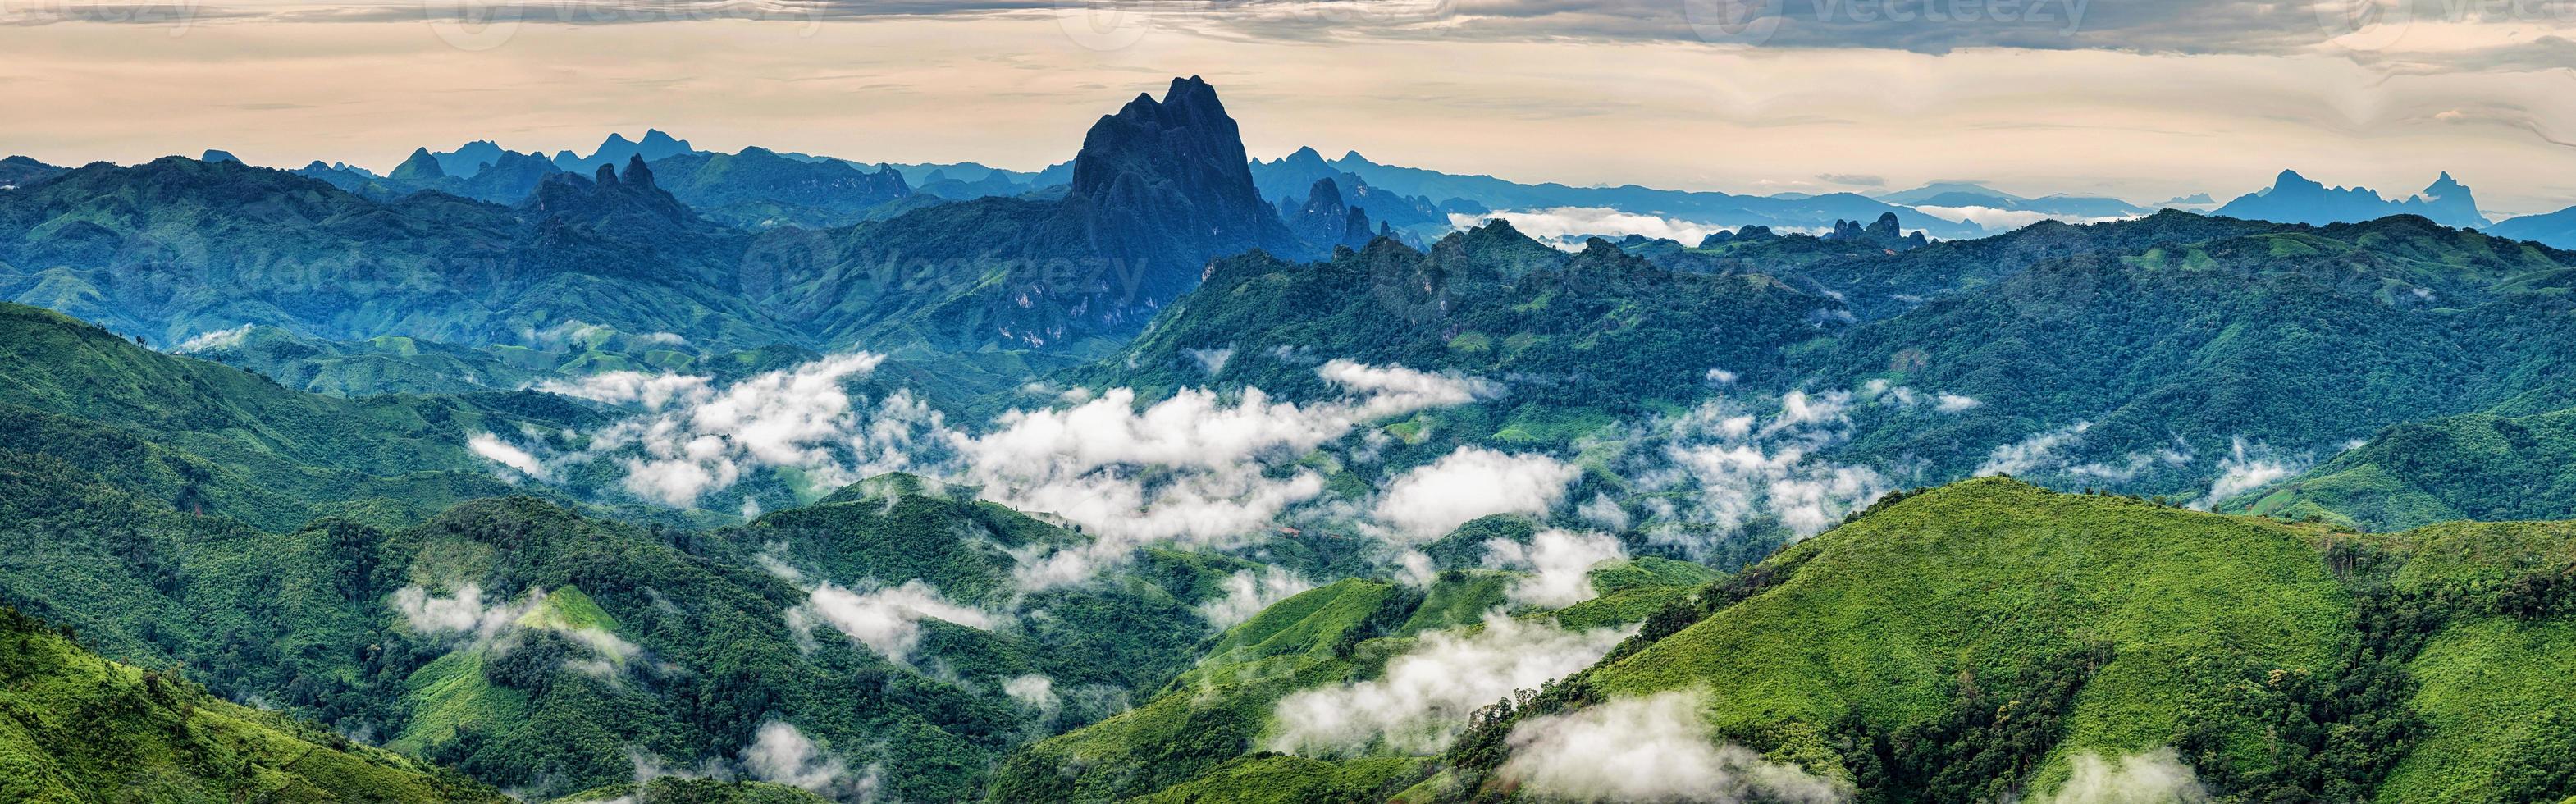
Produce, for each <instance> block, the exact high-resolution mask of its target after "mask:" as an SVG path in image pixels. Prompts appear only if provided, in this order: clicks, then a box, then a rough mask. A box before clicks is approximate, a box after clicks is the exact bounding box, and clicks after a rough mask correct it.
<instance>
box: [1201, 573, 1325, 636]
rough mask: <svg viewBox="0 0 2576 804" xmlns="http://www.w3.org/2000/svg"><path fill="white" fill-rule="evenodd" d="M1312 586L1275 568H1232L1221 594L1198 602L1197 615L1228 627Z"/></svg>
mask: <svg viewBox="0 0 2576 804" xmlns="http://www.w3.org/2000/svg"><path fill="white" fill-rule="evenodd" d="M1313 588H1315V585H1314V584H1313V583H1309V582H1308V581H1307V580H1306V579H1304V578H1300V577H1297V575H1296V573H1292V572H1289V571H1287V570H1284V569H1280V568H1278V567H1267V568H1264V569H1263V570H1262V571H1260V572H1254V571H1252V570H1235V571H1234V575H1232V576H1230V577H1227V578H1226V579H1225V596H1224V597H1220V598H1217V599H1215V600H1211V601H1208V602H1206V603H1204V604H1201V605H1200V606H1199V616H1202V617H1206V618H1207V621H1208V624H1209V625H1213V626H1216V627H1218V628H1232V627H1234V626H1235V625H1236V624H1239V623H1242V622H1243V621H1245V620H1249V619H1252V616H1253V615H1255V614H1260V613H1261V611H1262V610H1263V609H1267V608H1270V607H1271V606H1274V605H1277V604H1278V603H1279V601H1282V600H1287V599H1289V598H1292V597H1296V596H1297V595H1298V594H1299V593H1301V592H1304V591H1306V590H1308V589H1313Z"/></svg>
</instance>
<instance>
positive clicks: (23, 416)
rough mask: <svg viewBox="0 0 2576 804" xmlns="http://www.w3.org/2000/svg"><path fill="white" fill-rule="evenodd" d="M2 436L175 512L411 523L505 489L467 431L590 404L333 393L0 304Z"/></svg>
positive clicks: (588, 416)
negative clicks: (378, 509) (405, 517)
mask: <svg viewBox="0 0 2576 804" xmlns="http://www.w3.org/2000/svg"><path fill="white" fill-rule="evenodd" d="M0 390H5V392H6V395H5V401H0V438H5V439H6V442H5V445H6V447H7V448H9V449H13V450H18V451H22V452H28V453H38V454H44V455H50V456H54V457H57V458H60V459H62V460H65V461H69V462H72V463H74V464H76V465H79V466H83V467H86V468H89V469H91V470H93V471H98V472H100V473H102V474H104V475H107V476H109V477H113V478H117V479H119V480H121V481H131V482H133V483H135V484H136V487H137V488H139V489H145V490H148V491H149V492H150V493H152V494H154V495H155V496H157V497H159V498H160V499H162V500H165V501H167V502H169V503H170V504H171V505H172V507H175V508H179V509H182V510H187V511H190V512H201V511H202V512H209V513H222V514H226V515H230V516H234V517H239V518H241V519H243V520H245V521H247V522H251V523H253V524H256V525H258V526H260V527H263V528H269V529H273V530H284V529H291V528H293V527H295V526H297V525H300V524H302V523H303V522H304V521H305V520H307V519H310V518H312V517H314V516H316V515H320V514H323V513H333V512H342V511H348V510H351V507H352V506H365V505H370V504H372V503H371V502H370V501H374V500H384V501H386V502H387V503H388V504H390V505H391V506H393V507H395V508H400V509H404V510H408V511H410V512H411V516H412V517H413V518H417V517H419V516H425V515H427V514H429V513H434V512H436V511H437V510H438V509H440V508H445V507H447V506H449V505H453V504H455V503H456V502H459V501H462V500H466V499H472V498H475V497H483V496H493V495H498V494H507V493H510V492H511V491H512V487H511V486H510V485H508V484H506V483H503V482H501V481H500V480H498V479H497V478H496V477H495V476H494V474H493V469H492V464H491V463H490V462H489V461H486V460H485V459H483V458H481V457H479V456H476V455H475V454H473V453H472V452H471V451H469V450H468V449H467V447H466V441H467V439H468V438H469V436H470V435H471V434H473V433H478V432H516V431H517V430H518V429H519V428H521V427H522V426H535V427H543V428H546V429H549V430H551V429H555V428H560V427H563V426H566V425H583V424H588V423H591V422H593V421H594V420H595V419H596V418H597V414H595V413H592V412H590V411H589V410H587V409H584V408H581V407H579V406H575V405H572V404H568V403H566V402H565V401H563V400H561V399H557V398H552V397H545V396H540V395H534V394H522V395H486V396H479V397H415V396H383V397H370V398H365V399H342V398H337V397H327V396H319V395H315V394H308V393H303V392H300V391H294V390H289V389H286V388H283V387H280V386H278V385H277V384H276V383H273V382H270V381H268V380H267V379H265V378H263V377H260V376H258V375H255V374H251V373H248V372H245V371H241V370H239V369H235V368H232V367H229V366H224V365H221V364H217V363H211V362H207V361H203V360H195V359H190V358H185V357H174V356H170V355H164V354H160V353H157V352H153V351H151V350H148V349H144V348H143V347H141V346H137V345H135V344H134V343H131V342H129V341H126V340H125V339H122V338H119V337H117V336H115V335H112V334H109V333H108V332H106V331H105V330H102V329H99V328H98V327H96V326H92V325H89V324H85V323H82V322H79V321H76V320H73V319H71V318H69V317H67V316H64V315H62V314H60V313H55V312H51V311H47V310H40V309H36V308H32V307H24V306H19V305H14V304H12V305H0Z"/></svg>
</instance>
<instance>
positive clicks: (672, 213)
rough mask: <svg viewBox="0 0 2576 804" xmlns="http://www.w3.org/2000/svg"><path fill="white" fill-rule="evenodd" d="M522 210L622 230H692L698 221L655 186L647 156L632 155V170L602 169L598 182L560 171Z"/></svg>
mask: <svg viewBox="0 0 2576 804" xmlns="http://www.w3.org/2000/svg"><path fill="white" fill-rule="evenodd" d="M519 208H520V209H521V210H524V211H528V212H533V213H536V214H537V215H539V216H543V217H546V218H553V219H558V220H563V221H567V222H572V223H584V224H594V225H601V226H607V227H613V228H617V229H621V230H628V231H634V230H666V229H676V228H680V227H685V226H688V225H689V224H690V223H691V222H693V221H695V220H696V218H697V215H696V213H693V212H691V211H689V207H688V205H686V204H682V203H680V199H677V198H673V197H671V194H670V192H668V191H665V190H663V189H662V188H661V187H660V186H658V185H656V184H654V182H653V169H652V168H650V167H646V166H645V164H644V158H643V157H641V156H634V157H628V158H627V160H626V172H625V174H624V175H622V176H621V175H619V174H618V172H617V169H616V168H615V167H612V166H609V165H601V166H599V174H598V176H597V177H596V178H594V179H591V180H588V181H584V180H582V179H581V177H580V176H579V175H578V174H573V173H557V174H554V175H552V176H549V177H547V178H546V180H545V181H544V183H542V184H539V185H537V191H536V192H535V193H532V194H530V195H529V196H528V200H526V201H523V202H520V204H519Z"/></svg>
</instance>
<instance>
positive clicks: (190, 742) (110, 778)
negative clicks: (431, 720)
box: [0, 607, 508, 804]
mask: <svg viewBox="0 0 2576 804" xmlns="http://www.w3.org/2000/svg"><path fill="white" fill-rule="evenodd" d="M67 633H68V632H58V631H56V630H55V629H53V628H51V627H48V626H46V625H44V624H42V623H39V622H37V621H36V620H34V619H33V618H29V617H27V616H25V615H22V614H20V613H18V611H17V610H15V609H10V608H5V607H0V713H6V715H7V716H6V717H0V799H7V800H9V801H22V802H30V804H33V803H34V802H85V801H137V802H162V801H172V802H177V801H223V800H231V801H276V802H348V801H490V802H501V801H507V800H508V799H505V798H503V797H502V796H501V795H500V794H499V793H498V792H496V791H494V790H492V789H491V788H488V787H484V786H482V785H479V784H476V783H473V782H471V781H467V780H465V779H463V778H462V777H459V776H457V775H456V774H455V773H453V772H450V771H444V770H440V769H437V768H434V767H432V766H429V765H427V764H424V763H422V762H420V761H418V760H414V759H410V758H407V757H402V756H398V755H395V754H393V753H390V752H387V751H384V750H381V749H376V748H370V747H367V746H364V745H359V744H356V743H353V742H350V741H349V740H348V739H347V738H345V737H342V736H340V735H338V734H336V733H333V732H329V731H325V730H322V729H320V728H316V727H314V726H311V725H307V724H304V723H299V722H296V721H292V720H289V719H287V718H285V717H284V716H281V715H278V714H276V713H272V712H263V711H259V710H256V709H251V708H248V707H244V706H240V705H237V704H233V703H231V702H228V701H225V700H223V699H221V698H217V697H214V696H212V695H209V694H207V693H206V691H205V690H204V689H203V688H201V687H199V686H197V685H196V684H194V683H191V682H189V681H187V680H186V679H184V678H182V677H181V676H180V675H179V674H178V673H176V672H173V671H159V670H144V669H140V668H136V667H130V666H126V665H122V664H118V663H115V662H111V661H107V660H105V659H101V658H99V657H98V656H97V655H96V654H93V653H90V652H89V651H87V650H84V649H83V648H81V646H80V645H78V644H77V643H75V642H74V641H73V640H72V639H70V638H68V637H67V636H66V634H67Z"/></svg>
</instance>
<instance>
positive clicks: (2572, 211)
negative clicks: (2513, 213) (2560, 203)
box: [2486, 207, 2576, 249]
mask: <svg viewBox="0 0 2576 804" xmlns="http://www.w3.org/2000/svg"><path fill="white" fill-rule="evenodd" d="M2486 233H2487V234H2491V235H2495V236H2497V237H2505V238H2512V239H2515V240H2537V241H2540V242H2542V243H2547V244H2549V245H2550V246H2553V247H2556V248H2565V249H2576V207H2568V208H2566V209H2562V210H2559V211H2557V212H2551V213H2547V214H2542V215H2524V216H2522V217H2519V218H2512V219H2508V220H2505V221H2503V222H2501V223H2497V224H2496V225H2494V226H2492V227H2489V228H2487V230H2486Z"/></svg>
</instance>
